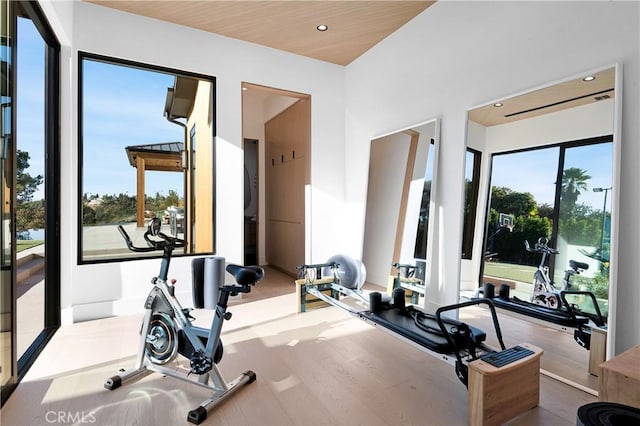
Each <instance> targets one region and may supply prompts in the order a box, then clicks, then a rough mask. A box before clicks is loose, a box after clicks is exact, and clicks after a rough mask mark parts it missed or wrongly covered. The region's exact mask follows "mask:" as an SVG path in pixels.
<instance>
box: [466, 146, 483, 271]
mask: <svg viewBox="0 0 640 426" xmlns="http://www.w3.org/2000/svg"><path fill="white" fill-rule="evenodd" d="M481 159H482V154H481V153H480V152H479V151H476V150H475V149H471V148H467V157H466V162H465V164H466V166H465V171H464V212H463V221H464V222H463V231H462V258H463V259H471V254H472V252H473V236H474V226H475V223H476V206H477V205H478V187H479V181H480V161H481Z"/></svg>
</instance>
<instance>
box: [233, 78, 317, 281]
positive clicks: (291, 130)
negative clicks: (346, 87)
mask: <svg viewBox="0 0 640 426" xmlns="http://www.w3.org/2000/svg"><path fill="white" fill-rule="evenodd" d="M242 108H243V118H242V121H243V136H244V141H245V142H244V147H245V167H246V169H245V170H246V171H247V173H248V175H245V182H248V183H247V185H248V186H245V188H248V189H249V191H250V190H251V185H252V184H253V183H254V182H252V179H253V178H252V177H251V169H250V167H249V166H248V165H247V163H248V162H249V163H251V162H252V161H254V160H253V159H252V158H253V157H252V156H253V155H254V149H255V155H256V158H257V172H256V175H255V180H256V181H257V183H256V186H257V191H256V193H255V196H254V193H251V196H250V197H249V196H248V195H249V194H247V192H245V262H249V261H250V260H255V261H256V262H255V263H257V264H260V265H270V266H272V267H274V268H276V269H279V270H280V271H282V272H285V273H287V274H289V275H292V276H295V275H296V269H295V268H296V266H297V265H300V264H302V263H304V260H305V190H306V187H307V185H309V184H310V162H309V161H310V155H309V153H310V149H311V97H310V96H309V95H306V94H301V93H297V92H291V91H287V90H281V89H274V88H271V87H265V86H259V85H255V84H249V83H243V84H242ZM250 141H255V143H254V142H250ZM247 179H248V181H247ZM254 189H255V188H254ZM254 201H255V203H256V205H255V207H256V208H257V216H256V218H255V219H253V218H252V215H253V213H251V214H249V213H247V206H248V207H249V208H250V209H251V208H253V204H251V203H252V202H254ZM247 202H249V204H247ZM251 211H253V210H250V212H251ZM253 212H254V213H255V211H253ZM247 217H249V221H250V223H248V224H247ZM247 225H249V226H247ZM252 228H255V234H253V230H252ZM253 240H255V241H253ZM254 246H255V255H254V254H253V253H252V250H253V247H254ZM254 256H255V257H254ZM250 263H253V262H250Z"/></svg>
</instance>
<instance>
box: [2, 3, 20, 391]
mask: <svg viewBox="0 0 640 426" xmlns="http://www.w3.org/2000/svg"><path fill="white" fill-rule="evenodd" d="M0 8H1V10H0V16H2V22H1V23H0V24H1V25H0V27H1V28H2V33H1V34H0V37H1V38H0V41H1V44H0V56H1V62H0V63H1V70H2V79H1V81H0V94H1V97H0V101H1V106H2V109H1V111H0V136H1V137H2V141H1V143H2V146H0V177H1V179H2V182H1V183H0V199H1V200H2V213H0V214H1V217H2V224H1V225H0V267H1V270H0V389H2V402H3V403H4V401H5V399H6V397H7V396H8V393H9V392H8V391H9V390H10V389H11V388H12V387H13V385H14V383H15V380H16V373H17V371H16V370H17V368H16V362H15V361H16V358H15V351H14V347H15V339H14V338H15V334H14V315H13V314H14V304H13V255H12V253H13V250H12V248H13V233H12V232H11V230H12V229H13V223H12V217H11V216H12V215H11V211H12V206H11V202H12V197H11V188H12V185H13V179H12V176H13V167H12V160H11V158H12V156H11V152H10V147H11V127H12V126H11V123H12V112H13V108H12V104H13V102H12V93H11V70H12V69H13V67H12V54H11V53H12V49H13V46H12V40H13V39H14V37H13V33H12V29H13V28H12V25H10V22H11V19H10V16H11V13H10V10H11V8H12V4H11V3H10V2H4V1H3V2H2V3H0Z"/></svg>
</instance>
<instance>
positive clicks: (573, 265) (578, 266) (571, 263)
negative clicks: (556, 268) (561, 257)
mask: <svg viewBox="0 0 640 426" xmlns="http://www.w3.org/2000/svg"><path fill="white" fill-rule="evenodd" d="M569 267H570V268H571V269H573V270H577V269H582V270H583V271H586V270H587V269H589V264H588V263H582V262H578V261H577V260H573V259H571V260H569Z"/></svg>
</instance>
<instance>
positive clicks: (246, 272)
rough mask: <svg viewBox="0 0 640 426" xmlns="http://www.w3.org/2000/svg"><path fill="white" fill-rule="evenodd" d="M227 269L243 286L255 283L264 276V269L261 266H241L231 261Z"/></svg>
mask: <svg viewBox="0 0 640 426" xmlns="http://www.w3.org/2000/svg"><path fill="white" fill-rule="evenodd" d="M226 269H227V272H228V273H230V274H231V275H233V279H235V280H236V282H237V283H238V284H239V285H241V286H247V285H255V284H256V283H257V282H258V281H260V280H261V279H262V278H264V269H262V268H261V267H259V266H241V265H236V264H233V263H230V264H229V265H227V268H226Z"/></svg>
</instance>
